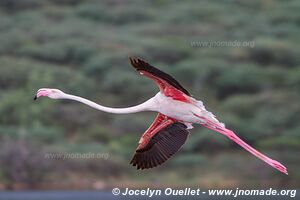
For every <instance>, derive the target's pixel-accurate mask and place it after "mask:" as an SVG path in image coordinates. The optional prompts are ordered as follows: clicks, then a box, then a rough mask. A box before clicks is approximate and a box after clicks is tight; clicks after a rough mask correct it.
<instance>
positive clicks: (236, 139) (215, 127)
mask: <svg viewBox="0 0 300 200" xmlns="http://www.w3.org/2000/svg"><path fill="white" fill-rule="evenodd" d="M206 121H207V123H206V124H201V125H202V126H204V127H205V128H208V129H211V130H213V131H216V132H219V133H221V134H223V135H225V136H227V137H228V138H229V139H231V140H232V141H234V142H235V143H237V144H238V145H240V146H241V147H243V148H244V149H246V150H247V151H249V152H250V153H251V154H253V155H254V156H256V157H258V158H259V159H261V160H263V161H265V162H266V163H268V164H269V165H271V166H272V167H274V168H275V169H277V170H279V171H281V172H282V173H284V174H288V172H287V169H286V167H285V166H283V165H282V164H281V163H279V162H277V161H276V160H273V159H271V158H269V157H267V156H265V155H264V154H262V153H260V152H259V151H257V150H256V149H254V148H252V147H251V146H250V145H248V144H247V143H246V142H244V141H243V140H242V139H241V138H239V137H238V136H237V135H236V134H235V133H234V132H233V131H231V130H229V129H226V128H224V127H221V126H219V125H218V124H215V123H213V122H211V121H209V120H206Z"/></svg>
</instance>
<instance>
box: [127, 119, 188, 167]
mask: <svg viewBox="0 0 300 200" xmlns="http://www.w3.org/2000/svg"><path fill="white" fill-rule="evenodd" d="M159 115H161V114H159ZM153 124H154V123H153ZM150 128H151V127H150ZM150 128H149V129H150ZM149 129H148V130H149ZM188 134H189V131H187V126H186V125H185V124H183V123H180V122H174V121H172V120H170V119H167V120H165V121H163V122H161V123H160V124H157V123H156V128H152V131H151V132H147V131H146V132H145V134H144V135H143V136H142V138H141V141H140V142H141V143H140V145H139V146H138V148H137V149H136V151H135V154H134V155H133V158H132V160H131V162H130V164H132V165H133V166H137V169H149V168H153V167H156V166H158V165H161V164H162V163H164V162H165V161H167V160H168V159H169V158H170V157H171V156H172V155H174V154H175V153H176V152H177V151H178V150H179V149H180V148H181V146H182V145H183V144H184V143H185V141H186V139H187V137H188ZM149 135H150V138H149V137H148V138H147V136H149ZM145 136H146V137H145ZM143 137H144V138H143ZM145 140H146V143H145Z"/></svg>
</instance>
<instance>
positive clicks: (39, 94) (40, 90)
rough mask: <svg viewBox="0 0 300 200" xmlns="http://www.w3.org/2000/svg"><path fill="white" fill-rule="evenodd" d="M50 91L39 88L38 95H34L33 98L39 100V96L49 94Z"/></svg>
mask: <svg viewBox="0 0 300 200" xmlns="http://www.w3.org/2000/svg"><path fill="white" fill-rule="evenodd" d="M48 94H49V91H47V89H39V90H38V91H37V93H36V95H35V96H34V97H33V100H34V101H35V100H37V99H38V98H39V97H42V96H48Z"/></svg>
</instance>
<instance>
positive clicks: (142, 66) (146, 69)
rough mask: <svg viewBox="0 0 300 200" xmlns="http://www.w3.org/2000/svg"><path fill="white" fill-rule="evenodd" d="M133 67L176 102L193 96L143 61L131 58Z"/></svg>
mask: <svg viewBox="0 0 300 200" xmlns="http://www.w3.org/2000/svg"><path fill="white" fill-rule="evenodd" d="M129 59H130V63H131V65H132V66H133V67H134V68H135V69H136V70H137V71H138V72H139V73H140V74H142V75H145V76H147V77H149V78H151V79H152V80H154V82H155V83H156V84H157V85H158V87H159V89H160V91H161V92H162V93H163V94H165V95H166V96H168V97H173V99H175V100H180V101H187V96H191V94H190V93H189V92H188V91H187V90H186V89H185V88H184V87H182V86H181V85H180V83H178V81H176V80H175V79H174V78H173V77H172V76H170V75H169V74H166V73H165V72H163V71H161V70H159V69H157V68H155V67H153V66H152V65H150V64H148V63H147V62H145V61H143V60H141V59H135V58H129Z"/></svg>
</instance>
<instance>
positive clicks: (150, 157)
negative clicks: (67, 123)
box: [34, 58, 288, 174]
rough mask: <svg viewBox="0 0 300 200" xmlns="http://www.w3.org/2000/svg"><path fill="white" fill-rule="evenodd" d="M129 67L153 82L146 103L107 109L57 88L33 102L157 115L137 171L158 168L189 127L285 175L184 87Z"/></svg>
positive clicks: (138, 63) (140, 149)
mask: <svg viewBox="0 0 300 200" xmlns="http://www.w3.org/2000/svg"><path fill="white" fill-rule="evenodd" d="M129 60H130V63H131V65H132V66H133V67H134V68H135V69H136V70H137V71H138V72H139V73H140V74H141V75H144V76H146V77H148V78H150V79H152V80H153V81H154V82H155V83H156V84H157V86H158V87H159V90H160V91H159V92H158V93H157V94H156V95H155V96H154V97H152V98H150V99H149V100H147V101H145V102H144V103H141V104H139V105H136V106H132V107H127V108H110V107H106V106H102V105H99V104H97V103H95V102H92V101H90V100H88V99H85V98H82V97H80V96H75V95H72V94H67V93H64V92H63V91H61V90H58V89H51V88H41V89H39V90H38V91H37V93H36V95H35V97H34V100H36V99H37V98H39V97H42V96H46V97H49V98H51V99H69V100H74V101H77V102H81V103H83V104H86V105H88V106H90V107H92V108H94V109H97V110H100V111H104V112H107V113H114V114H129V113H137V112H142V111H153V112H157V113H158V114H157V116H156V118H155V119H154V121H153V123H152V124H151V125H150V127H149V128H148V129H147V130H146V131H145V132H144V134H143V135H142V136H141V138H140V140H139V142H138V146H137V148H136V150H135V153H134V155H133V158H132V160H131V162H130V164H132V165H133V166H136V168H137V169H149V168H153V167H157V166H158V165H161V164H162V163H164V162H165V161H167V160H168V159H169V158H170V157H171V156H172V155H174V154H175V153H176V152H177V151H178V150H179V149H180V148H181V147H182V145H183V144H184V143H185V141H186V139H187V137H188V135H189V129H192V128H193V126H192V124H199V125H201V126H203V127H205V128H208V129H210V130H213V131H215V132H218V133H220V134H222V135H224V136H226V137H228V138H229V139H230V140H232V141H233V142H235V143H237V144H238V145H240V146H241V147H243V148H244V149H245V150H247V151H248V152H250V153H251V154H253V155H254V156H256V157H257V158H259V159H261V160H263V161H264V162H266V163H267V164H269V165H270V166H272V167H274V168H275V169H277V170H279V171H280V172H282V173H284V174H288V172H287V169H286V167H285V166H283V165H282V164H281V163H279V162H278V161H276V160H273V159H271V158H269V157H267V156H266V155H264V154H262V153H260V152H259V151H257V150H256V149H254V148H253V147H251V146H250V145H248V144H247V143H246V142H244V141H243V140H242V139H240V138H239V137H238V136H237V135H236V134H235V133H234V132H233V131H231V130H229V129H227V128H225V125H224V124H223V123H221V122H219V120H218V119H217V118H216V116H214V115H213V114H212V113H211V112H209V111H207V110H206V108H205V106H204V105H203V103H202V101H198V100H196V99H195V98H193V97H192V95H191V94H190V93H189V92H188V91H187V90H186V89H185V88H183V87H182V86H181V85H180V84H179V83H178V82H177V81H176V80H175V79H174V78H173V77H172V76H170V75H169V74H166V73H164V72H162V71H161V70H159V69H157V68H155V67H154V66H151V65H150V64H148V63H147V62H145V61H143V60H141V59H138V58H129Z"/></svg>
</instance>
